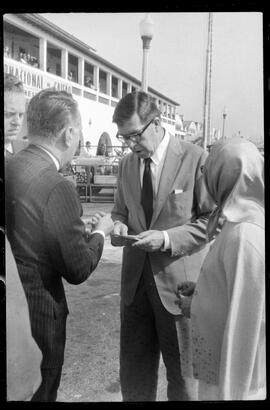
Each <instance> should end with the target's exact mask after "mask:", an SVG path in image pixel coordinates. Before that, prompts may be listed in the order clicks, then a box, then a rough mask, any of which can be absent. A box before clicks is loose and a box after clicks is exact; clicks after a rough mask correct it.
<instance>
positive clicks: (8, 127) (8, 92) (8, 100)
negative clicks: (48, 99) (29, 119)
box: [4, 73, 26, 162]
mask: <svg viewBox="0 0 270 410" xmlns="http://www.w3.org/2000/svg"><path fill="white" fill-rule="evenodd" d="M25 105H26V99H25V94H24V88H23V83H22V82H21V81H19V80H18V78H17V77H15V76H14V75H13V74H8V73H5V74H4V133H5V138H4V156H5V162H7V161H8V160H9V158H10V157H12V155H14V152H15V147H14V145H15V144H16V139H17V136H18V133H19V132H20V130H21V127H22V123H23V118H24V114H25Z"/></svg>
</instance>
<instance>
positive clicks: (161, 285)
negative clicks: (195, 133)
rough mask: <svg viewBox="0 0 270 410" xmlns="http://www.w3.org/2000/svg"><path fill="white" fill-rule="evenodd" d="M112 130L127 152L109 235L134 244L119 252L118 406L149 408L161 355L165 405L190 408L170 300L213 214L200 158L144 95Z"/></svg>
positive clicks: (123, 103) (118, 115) (195, 270)
mask: <svg viewBox="0 0 270 410" xmlns="http://www.w3.org/2000/svg"><path fill="white" fill-rule="evenodd" d="M113 122H115V123H116V124H117V127H118V134H117V137H118V139H119V140H120V141H121V142H123V143H125V145H128V147H129V148H130V150H131V151H132V152H131V153H129V154H127V155H126V156H124V157H123V159H122V160H121V162H120V165H119V172H118V182H117V191H116V197H115V205H114V208H113V210H112V218H113V220H114V234H118V235H127V234H130V235H136V236H137V239H139V240H138V241H137V242H135V243H134V244H133V245H132V246H125V247H124V249H123V263H122V279H121V330H120V382H121V390H122V396H123V400H124V401H155V400H156V394H157V381H158V369H159V359H160V353H162V357H163V361H164V364H165V367H166V374H167V381H168V386H167V395H168V400H170V401H172V400H173V401H182V400H190V399H192V398H193V397H194V395H195V394H196V392H195V391H194V389H193V387H194V386H193V383H192V381H191V380H185V379H184V378H183V377H182V375H181V367H180V354H179V347H178V339H177V331H176V319H178V318H179V316H180V315H179V309H178V307H177V306H176V305H175V292H176V291H177V285H178V283H179V279H181V278H182V280H184V279H185V278H186V277H190V278H193V279H196V278H197V276H198V274H199V271H200V267H201V263H202V260H203V257H204V253H205V252H206V250H203V249H202V248H203V247H204V245H205V230H206V225H207V220H208V217H209V215H210V213H211V211H212V209H213V203H212V201H211V200H210V198H209V196H208V195H207V194H206V190H205V187H204V186H203V184H202V171H201V169H202V166H203V164H204V161H205V158H206V155H207V154H206V153H205V152H204V151H203V150H202V149H201V148H200V147H198V146H195V145H193V144H190V143H186V142H182V141H180V140H178V139H176V138H175V137H174V136H173V135H170V134H169V133H168V132H167V131H166V130H165V129H164V128H163V127H162V125H161V117H160V111H159V110H158V108H157V106H156V104H155V103H154V101H153V99H152V98H151V97H150V96H149V95H148V94H146V93H144V92H141V91H140V92H134V93H130V94H127V95H125V97H123V98H122V99H121V100H120V101H119V102H118V104H117V106H116V108H115V111H114V115H113ZM112 244H114V241H113V237H112ZM199 251H200V252H199ZM192 254H193V255H192Z"/></svg>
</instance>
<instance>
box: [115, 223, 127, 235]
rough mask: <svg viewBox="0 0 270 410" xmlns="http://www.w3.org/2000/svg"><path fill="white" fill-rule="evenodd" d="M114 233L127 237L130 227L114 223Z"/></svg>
mask: <svg viewBox="0 0 270 410" xmlns="http://www.w3.org/2000/svg"><path fill="white" fill-rule="evenodd" d="M113 233H114V235H127V234H128V227H127V225H125V224H124V223H123V222H120V221H116V222H114V227H113Z"/></svg>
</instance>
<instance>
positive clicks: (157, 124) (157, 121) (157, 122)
mask: <svg viewBox="0 0 270 410" xmlns="http://www.w3.org/2000/svg"><path fill="white" fill-rule="evenodd" d="M154 124H155V126H156V127H159V126H160V124H161V121H160V118H159V117H156V118H155V119H154Z"/></svg>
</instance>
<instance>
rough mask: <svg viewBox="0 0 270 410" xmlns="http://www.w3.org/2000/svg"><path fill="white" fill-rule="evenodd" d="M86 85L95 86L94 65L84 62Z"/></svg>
mask: <svg viewBox="0 0 270 410" xmlns="http://www.w3.org/2000/svg"><path fill="white" fill-rule="evenodd" d="M84 85H85V87H89V88H95V85H94V66H93V65H92V64H89V63H86V62H85V63H84Z"/></svg>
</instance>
